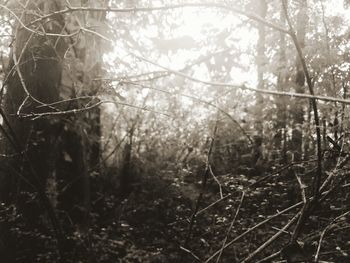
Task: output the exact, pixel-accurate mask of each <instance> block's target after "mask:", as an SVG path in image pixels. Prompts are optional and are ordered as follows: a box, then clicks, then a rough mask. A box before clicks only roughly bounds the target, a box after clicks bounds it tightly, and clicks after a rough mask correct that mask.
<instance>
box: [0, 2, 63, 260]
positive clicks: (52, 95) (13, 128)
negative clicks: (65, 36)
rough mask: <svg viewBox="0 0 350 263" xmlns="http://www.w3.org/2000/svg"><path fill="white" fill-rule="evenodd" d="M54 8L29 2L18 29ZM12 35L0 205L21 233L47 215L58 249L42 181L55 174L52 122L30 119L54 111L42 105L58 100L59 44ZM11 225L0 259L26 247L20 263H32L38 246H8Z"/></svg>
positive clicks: (54, 26) (6, 226) (52, 26)
mask: <svg viewBox="0 0 350 263" xmlns="http://www.w3.org/2000/svg"><path fill="white" fill-rule="evenodd" d="M57 7H58V6H57V4H56V3H55V2H53V1H52V2H49V3H48V2H46V1H30V2H29V3H28V5H27V6H26V10H25V11H23V12H22V14H20V15H19V16H20V19H21V22H22V23H23V24H28V23H30V22H31V21H33V19H35V18H36V17H35V16H34V15H33V12H32V10H38V9H40V11H41V12H43V13H48V12H52V11H55V10H57ZM62 24H63V21H62V20H61V19H60V17H52V19H51V20H50V21H47V23H45V24H44V25H42V26H41V27H37V26H33V27H32V29H33V31H34V30H38V31H41V30H45V32H46V33H55V34H58V33H60V32H61V31H62ZM14 34H15V37H16V38H15V42H14V43H13V46H12V51H11V55H12V58H11V61H10V64H9V67H8V68H9V70H8V74H7V82H6V83H5V89H6V93H5V95H4V111H2V112H1V114H2V117H3V119H4V123H6V125H4V130H3V133H4V134H7V136H6V135H5V137H6V138H7V140H3V141H2V145H1V147H0V148H1V150H2V151H3V153H4V154H5V155H9V156H10V155H13V157H12V158H6V159H2V160H1V163H2V164H3V165H2V169H3V174H2V176H1V177H0V179H1V182H0V183H1V196H0V202H1V203H4V205H5V206H6V207H11V205H14V206H15V207H16V211H17V212H18V213H19V214H20V215H21V216H22V220H23V221H22V222H21V225H20V226H21V227H22V229H21V231H31V230H33V229H44V228H45V227H44V226H43V225H44V220H43V216H44V215H45V214H47V215H48V219H49V220H50V222H51V225H52V227H53V230H54V231H55V232H56V237H57V239H58V245H59V246H63V244H62V242H63V237H62V233H61V229H60V224H59V221H58V218H57V216H56V214H55V211H54V208H53V206H52V204H51V203H50V201H49V199H48V197H47V195H46V181H47V178H48V177H49V176H51V174H52V173H54V170H55V165H54V163H55V161H54V160H55V158H56V156H55V155H56V151H55V149H52V145H53V142H54V141H55V140H56V137H57V135H58V134H57V132H58V129H57V127H58V126H57V124H56V123H57V121H56V120H55V119H54V118H45V117H38V118H35V116H36V114H40V113H43V112H52V111H54V110H55V109H54V108H53V107H50V106H48V105H47V104H50V103H53V102H56V101H58V99H59V86H60V80H61V73H62V63H61V61H62V59H63V55H64V51H65V43H64V41H63V40H62V39H61V38H59V37H56V36H48V35H44V34H39V33H35V32H32V31H29V30H27V29H25V28H23V27H21V26H20V25H19V24H18V25H17V28H16V30H15V32H14ZM4 167H5V168H4ZM13 224H15V222H11V223H10V222H9V221H6V220H4V221H3V222H2V224H1V226H0V232H1V233H0V239H1V240H0V241H1V242H0V254H1V255H5V256H4V257H5V258H6V260H5V261H6V262H13V261H14V258H15V254H17V253H20V252H21V250H23V249H25V248H26V247H27V246H30V248H31V249H30V253H27V254H26V262H34V261H35V259H36V254H37V253H39V251H40V249H41V246H43V244H42V243H40V242H39V241H38V240H37V238H36V237H34V236H30V237H23V239H22V240H21V241H22V242H20V243H17V242H14V243H12V242H11V240H13V241H14V239H13V238H14V237H13V234H14V233H11V230H10V228H11V227H13V226H14V225H13ZM16 234H18V233H16ZM61 252H62V249H61ZM17 256H18V255H17ZM2 260H3V258H2ZM16 262H17V261H16Z"/></svg>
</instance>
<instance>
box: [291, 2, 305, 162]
mask: <svg viewBox="0 0 350 263" xmlns="http://www.w3.org/2000/svg"><path fill="white" fill-rule="evenodd" d="M307 23H308V17H307V1H303V2H301V3H300V9H299V12H298V14H297V22H296V32H297V39H298V40H299V44H300V47H301V48H304V46H305V30H306V25H307ZM295 66H296V74H295V91H296V92H297V93H304V92H305V90H304V88H305V86H304V85H305V74H304V71H303V67H302V64H301V60H300V57H299V56H298V54H297V55H296V62H295ZM291 113H292V114H291V115H292V118H293V121H294V127H293V131H292V141H291V144H292V145H291V148H292V151H293V159H294V161H301V159H302V153H303V151H302V142H303V133H302V129H303V123H304V106H303V101H302V100H299V99H295V100H293V106H292V112H291Z"/></svg>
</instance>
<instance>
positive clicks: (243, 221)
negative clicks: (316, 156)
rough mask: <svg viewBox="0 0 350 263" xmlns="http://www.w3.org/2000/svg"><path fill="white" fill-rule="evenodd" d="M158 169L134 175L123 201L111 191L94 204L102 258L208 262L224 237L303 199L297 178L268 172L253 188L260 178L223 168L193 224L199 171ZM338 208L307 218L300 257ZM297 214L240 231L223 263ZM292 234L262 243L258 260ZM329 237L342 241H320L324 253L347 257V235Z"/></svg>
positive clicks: (239, 258) (310, 251)
mask: <svg viewBox="0 0 350 263" xmlns="http://www.w3.org/2000/svg"><path fill="white" fill-rule="evenodd" d="M159 174H160V175H148V176H143V177H140V178H138V182H137V184H135V185H134V189H133V191H132V192H131V193H130V195H129V196H128V197H127V198H125V199H124V200H121V199H118V194H117V192H115V191H114V190H113V191H111V192H109V193H107V194H104V195H102V196H101V197H100V198H99V199H98V200H97V201H96V202H94V209H95V216H96V217H95V222H99V223H98V224H96V225H95V226H96V229H94V230H93V233H94V235H95V237H94V238H93V239H96V240H95V241H94V243H95V244H97V245H98V246H95V247H94V250H95V253H96V254H99V255H104V256H103V257H104V259H103V258H102V259H101V261H100V262H115V261H113V260H116V259H117V260H119V262H142V263H145V262H146V263H147V262H150V263H151V262H154V263H157V262H159V263H167V262H170V263H171V262H174V263H178V262H205V260H207V259H208V258H209V257H210V256H211V255H214V254H215V252H218V251H220V248H221V247H222V245H223V243H224V242H225V244H227V243H228V242H230V241H231V240H232V239H234V238H236V237H237V236H239V235H241V234H242V233H244V232H245V231H247V230H249V229H251V228H252V227H254V226H255V225H256V224H258V223H259V222H262V221H263V220H265V219H267V218H268V217H270V216H272V215H275V214H276V213H278V212H279V211H281V210H283V209H285V208H288V207H290V206H291V205H293V204H295V203H297V202H299V201H300V200H299V199H301V194H300V193H299V192H298V191H300V189H298V186H297V185H296V184H295V183H294V184H291V185H292V186H290V185H288V180H285V179H286V178H284V183H281V182H279V180H278V178H275V177H271V178H269V180H267V181H266V182H264V183H263V184H262V185H261V186H259V185H257V186H254V187H250V186H252V184H254V183H255V182H256V181H257V180H258V179H260V178H261V177H260V178H259V177H252V176H247V175H244V174H235V175H234V174H226V175H223V176H220V177H218V178H216V180H214V178H212V177H211V178H209V180H208V184H207V186H206V187H205V189H204V190H203V196H202V199H201V200H202V201H201V202H200V204H199V208H198V211H197V214H196V217H195V220H194V222H193V228H192V230H190V225H191V223H190V222H191V217H192V215H193V211H195V207H196V203H197V201H198V198H199V196H200V195H201V192H202V184H201V180H202V178H201V177H202V175H194V174H191V173H188V171H186V170H181V171H179V172H174V171H161V172H159ZM279 176H284V177H287V179H288V176H289V175H288V173H284V174H282V175H279ZM218 182H220V185H219V184H218ZM243 191H244V193H245V194H244V198H242V193H243ZM238 208H239V209H238ZM343 208H344V207H343ZM343 208H342V207H341V205H339V206H338V207H337V208H334V207H329V206H325V207H320V208H319V209H318V210H317V211H316V212H315V216H313V217H310V222H309V223H308V225H307V231H306V232H307V233H308V234H310V236H307V235H306V237H305V239H304V240H303V241H302V243H303V244H302V245H303V247H304V248H305V250H304V251H305V253H306V256H305V255H303V256H305V257H308V256H311V255H312V254H313V253H314V251H315V249H316V245H317V242H315V241H317V238H318V237H317V236H316V237H317V238H316V237H315V236H312V234H313V233H314V230H315V229H316V228H318V227H321V226H322V225H324V223H327V222H328V219H327V218H329V215H327V213H330V212H334V210H336V209H343ZM100 209H102V211H100ZM295 212H296V210H295V209H294V210H293V209H291V210H290V211H288V212H287V213H284V214H282V215H280V216H278V217H276V218H274V219H272V220H270V221H269V222H267V223H266V224H262V226H261V227H259V228H256V229H254V231H251V232H250V233H248V234H246V235H243V236H242V238H239V239H238V240H237V241H236V242H234V243H232V245H231V246H230V247H229V248H227V249H225V250H224V251H223V253H222V254H221V255H220V258H221V262H241V261H242V260H243V259H244V258H245V257H247V256H248V255H249V254H250V253H252V252H253V251H254V250H255V249H257V248H258V247H259V246H260V245H261V244H263V243H264V242H265V241H266V240H268V239H269V238H270V237H271V236H273V235H274V234H276V232H278V231H280V229H281V228H282V227H283V226H284V225H286V224H287V223H288V221H289V220H290V219H291V218H292V217H293V216H294V215H295ZM316 216H317V217H316ZM320 219H321V220H324V222H320V221H319V220H320ZM231 225H232V226H231ZM230 226H231V228H230ZM229 228H230V230H229ZM291 234H292V233H291V232H289V231H288V230H286V231H284V233H283V234H282V235H281V236H280V237H279V238H278V240H277V243H276V244H275V245H274V246H272V247H267V248H266V249H265V250H264V251H263V252H262V253H261V254H259V257H257V258H260V259H261V258H264V257H265V256H268V255H270V254H273V253H275V252H278V251H279V250H280V249H282V248H283V246H285V245H286V244H287V243H288V241H289V238H290V237H291ZM347 237H349V235H347ZM334 238H335V239H336V240H337V244H339V245H338V246H335V247H334V246H332V245H330V244H331V242H332V241H328V240H326V241H323V246H324V247H327V249H328V250H327V251H326V252H325V254H326V255H327V253H328V254H331V253H333V254H334V255H333V256H332V257H330V258H334V259H336V261H330V262H350V261H349V256H348V251H349V249H350V242H349V241H348V240H346V238H345V239H344V237H343V238H342V239H339V238H338V239H337V238H336V233H335V234H333V233H332V234H331V238H330V239H331V240H332V239H334ZM219 254H220V253H219ZM308 254H310V255H308ZM322 255H323V254H322V253H321V256H322ZM100 258H101V257H100ZM217 258H218V254H217V255H216V256H215V257H213V259H212V260H211V261H210V262H218V261H217ZM252 262H255V261H254V260H253V261H252ZM266 262H285V261H281V259H280V258H279V257H277V258H276V261H266ZM300 262H302V261H300Z"/></svg>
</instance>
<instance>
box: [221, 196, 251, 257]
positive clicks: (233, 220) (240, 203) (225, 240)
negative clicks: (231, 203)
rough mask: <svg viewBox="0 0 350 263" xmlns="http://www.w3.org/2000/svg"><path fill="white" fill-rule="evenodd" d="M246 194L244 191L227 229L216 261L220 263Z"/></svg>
mask: <svg viewBox="0 0 350 263" xmlns="http://www.w3.org/2000/svg"><path fill="white" fill-rule="evenodd" d="M244 195H245V192H244V191H243V192H242V196H241V199H240V201H239V204H238V207H237V209H236V213H235V216H234V217H233V219H232V222H231V224H230V226H229V228H228V230H227V233H226V236H225V238H224V241H223V242H222V246H221V250H220V253H219V255H218V258H217V260H216V263H219V262H220V258H221V255H222V252H223V251H224V249H225V245H226V242H227V239H228V236H229V235H230V233H231V230H232V227H233V224H234V223H235V221H236V218H237V216H238V213H239V210H240V209H241V206H242V203H243V199H244Z"/></svg>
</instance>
